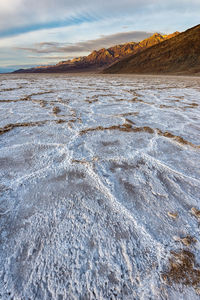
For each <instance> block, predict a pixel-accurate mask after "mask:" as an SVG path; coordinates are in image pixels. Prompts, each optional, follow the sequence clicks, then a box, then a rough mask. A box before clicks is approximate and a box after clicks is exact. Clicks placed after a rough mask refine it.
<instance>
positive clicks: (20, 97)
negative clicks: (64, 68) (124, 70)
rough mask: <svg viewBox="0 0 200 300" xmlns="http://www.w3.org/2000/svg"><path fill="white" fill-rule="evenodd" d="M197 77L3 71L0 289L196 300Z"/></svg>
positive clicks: (7, 295) (55, 295)
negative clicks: (9, 72) (8, 72)
mask: <svg viewBox="0 0 200 300" xmlns="http://www.w3.org/2000/svg"><path fill="white" fill-rule="evenodd" d="M199 105H200V79H199V78H187V77H164V76H161V77H158V76H117V75H116V76H109V75H108V76H106V75H84V76H83V75H64V74H63V75H59V74H58V75H33V74H32V75H31V74H29V75H17V74H16V75H1V76H0V299H14V300H18V299H23V300H25V299H31V300H32V299H38V300H39V299H41V300H49V299H58V300H62V299H63V300H64V299H69V300H71V299H72V300H73V299H74V300H76V299H81V300H86V299H91V300H92V299H95V300H96V299H117V300H118V299H123V300H124V299H125V300H126V299H130V300H132V299H138V300H140V299H144V300H148V299H158V300H160V299H170V300H171V299H183V297H184V299H188V300H189V299H199V297H200V267H199V264H200V235H199V226H198V225H199V222H200V202H199V195H200V168H199V165H200V141H199V137H200V135H199V125H200V121H199V115H200V106H199Z"/></svg>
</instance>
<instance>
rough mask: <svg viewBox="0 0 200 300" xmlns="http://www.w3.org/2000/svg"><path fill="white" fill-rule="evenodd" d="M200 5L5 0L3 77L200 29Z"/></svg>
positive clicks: (0, 2) (1, 12)
mask: <svg viewBox="0 0 200 300" xmlns="http://www.w3.org/2000/svg"><path fill="white" fill-rule="evenodd" d="M199 20H200V0H109V1H108V0H85V1H83V0H82V1H81V0H39V1H37V0H0V72H5V71H12V70H15V69H18V68H26V67H31V66H36V65H49V64H55V63H57V62H59V61H63V60H68V59H71V58H74V57H78V56H84V55H87V54H89V53H90V52H91V51H93V50H99V49H100V48H103V47H105V48H108V47H110V46H113V45H116V44H122V43H126V42H130V41H134V42H138V41H140V40H143V39H145V38H147V37H149V36H150V35H152V34H153V33H155V32H159V33H163V34H169V33H172V32H174V31H180V32H181V31H184V30H186V29H188V28H190V27H193V26H195V25H197V24H199V23H200V21H199Z"/></svg>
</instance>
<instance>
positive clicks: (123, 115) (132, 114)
mask: <svg viewBox="0 0 200 300" xmlns="http://www.w3.org/2000/svg"><path fill="white" fill-rule="evenodd" d="M138 114H139V112H127V113H123V114H118V115H115V116H116V117H127V116H137V115H138Z"/></svg>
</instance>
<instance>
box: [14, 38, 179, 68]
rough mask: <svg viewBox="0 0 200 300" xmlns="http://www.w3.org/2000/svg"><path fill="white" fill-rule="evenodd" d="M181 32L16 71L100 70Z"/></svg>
mask: <svg viewBox="0 0 200 300" xmlns="http://www.w3.org/2000/svg"><path fill="white" fill-rule="evenodd" d="M178 34H179V32H174V33H173V34H170V35H162V34H160V33H155V34H153V35H152V36H151V37H149V38H147V39H145V40H143V41H141V42H138V43H136V42H129V43H126V44H122V45H116V46H113V47H110V48H108V49H105V48H102V49H100V50H98V51H96V50H95V51H93V52H92V53H90V54H89V55H88V56H83V57H78V58H74V59H72V60H68V61H61V62H59V63H58V64H56V65H51V66H39V67H35V68H29V69H20V70H17V71H15V72H14V73H59V72H89V71H100V70H103V69H104V68H106V67H108V66H110V65H111V64H113V63H115V62H118V61H120V60H121V59H123V58H126V57H129V56H130V55H134V54H137V53H140V52H142V51H144V50H145V49H147V48H149V47H152V46H153V45H156V44H159V43H161V42H163V41H166V40H168V39H171V38H172V37H175V36H177V35H178Z"/></svg>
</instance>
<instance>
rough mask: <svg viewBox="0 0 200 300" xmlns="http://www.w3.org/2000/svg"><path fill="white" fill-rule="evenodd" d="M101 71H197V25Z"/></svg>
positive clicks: (199, 65) (199, 41) (199, 39)
mask: <svg viewBox="0 0 200 300" xmlns="http://www.w3.org/2000/svg"><path fill="white" fill-rule="evenodd" d="M104 73H138V74H140V73H145V74H148V73H149V74H159V73H162V74H163V73H166V74H167V73H169V74H197V73H200V25H197V26H195V27H193V28H190V29H188V30H186V31H185V32H182V33H180V34H179V35H176V36H173V37H172V38H170V39H167V40H165V41H163V42H162V43H157V44H156V45H153V46H152V47H150V48H148V49H145V50H144V51H142V52H141V51H140V52H139V53H136V54H134V55H131V56H129V57H127V58H124V59H122V60H121V61H119V62H117V63H114V64H112V65H111V66H110V67H108V68H107V69H106V70H105V71H104Z"/></svg>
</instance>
